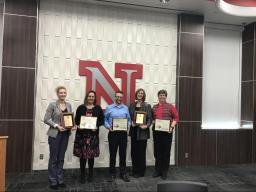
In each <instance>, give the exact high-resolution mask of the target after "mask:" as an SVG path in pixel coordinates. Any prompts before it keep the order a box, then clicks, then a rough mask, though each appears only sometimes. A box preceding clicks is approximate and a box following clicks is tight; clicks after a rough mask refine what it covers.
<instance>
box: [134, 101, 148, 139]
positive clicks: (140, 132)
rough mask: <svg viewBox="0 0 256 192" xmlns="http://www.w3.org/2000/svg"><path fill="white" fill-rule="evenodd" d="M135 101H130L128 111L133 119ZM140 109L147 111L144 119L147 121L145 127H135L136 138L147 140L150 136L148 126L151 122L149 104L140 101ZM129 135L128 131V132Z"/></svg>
mask: <svg viewBox="0 0 256 192" xmlns="http://www.w3.org/2000/svg"><path fill="white" fill-rule="evenodd" d="M136 104H137V102H135V103H132V104H131V105H130V107H129V112H130V116H131V118H132V119H133V117H134V112H135V107H136ZM141 111H145V112H147V117H146V121H147V127H148V128H147V129H137V140H147V139H148V138H149V137H150V133H149V127H150V125H151V123H152V109H151V106H150V104H148V103H146V102H143V103H141ZM129 135H130V133H129Z"/></svg>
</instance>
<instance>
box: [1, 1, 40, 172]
mask: <svg viewBox="0 0 256 192" xmlns="http://www.w3.org/2000/svg"><path fill="white" fill-rule="evenodd" d="M37 7H38V2H37V0H5V1H4V11H3V18H4V26H3V56H2V69H1V70H2V74H1V76H2V78H1V107H0V135H7V136H9V140H8V145H7V165H6V166H7V171H8V172H24V171H30V170H31V167H32V162H31V160H32V149H33V147H32V145H33V122H34V97H35V74H36V46H37V43H36V32H37Z"/></svg>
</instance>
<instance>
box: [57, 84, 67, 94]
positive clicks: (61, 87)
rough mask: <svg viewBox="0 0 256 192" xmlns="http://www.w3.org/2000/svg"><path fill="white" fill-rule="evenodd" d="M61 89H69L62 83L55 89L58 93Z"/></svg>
mask: <svg viewBox="0 0 256 192" xmlns="http://www.w3.org/2000/svg"><path fill="white" fill-rule="evenodd" d="M60 89H65V90H67V89H66V87H64V86H62V85H60V86H58V87H56V88H55V91H56V93H57V94H58V93H59V91H60Z"/></svg>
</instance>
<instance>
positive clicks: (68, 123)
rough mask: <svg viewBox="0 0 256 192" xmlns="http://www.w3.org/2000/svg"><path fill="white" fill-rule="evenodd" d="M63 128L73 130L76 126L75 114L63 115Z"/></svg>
mask: <svg viewBox="0 0 256 192" xmlns="http://www.w3.org/2000/svg"><path fill="white" fill-rule="evenodd" d="M62 126H63V127H64V128H66V129H71V128H73V127H74V126H75V123H74V113H62Z"/></svg>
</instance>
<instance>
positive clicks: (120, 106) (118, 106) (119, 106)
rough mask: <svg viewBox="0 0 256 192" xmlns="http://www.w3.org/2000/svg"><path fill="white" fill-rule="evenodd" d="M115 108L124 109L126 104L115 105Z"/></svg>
mask: <svg viewBox="0 0 256 192" xmlns="http://www.w3.org/2000/svg"><path fill="white" fill-rule="evenodd" d="M114 107H117V108H123V107H124V104H123V103H122V104H121V105H117V104H116V103H114Z"/></svg>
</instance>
